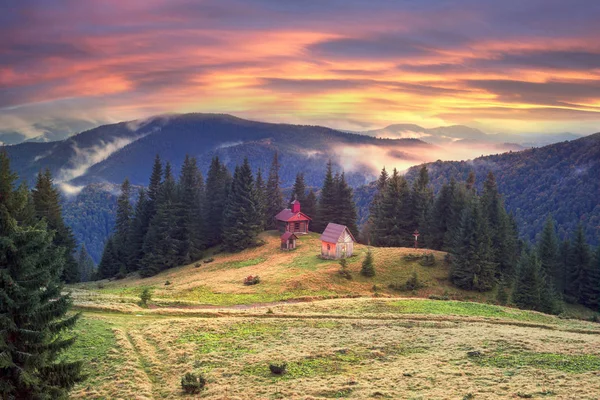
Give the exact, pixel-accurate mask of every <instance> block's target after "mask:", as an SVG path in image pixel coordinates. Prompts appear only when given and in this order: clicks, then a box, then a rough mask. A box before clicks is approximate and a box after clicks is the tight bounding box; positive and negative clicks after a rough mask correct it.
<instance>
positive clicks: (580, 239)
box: [566, 224, 591, 304]
mask: <svg viewBox="0 0 600 400" xmlns="http://www.w3.org/2000/svg"><path fill="white" fill-rule="evenodd" d="M568 262H569V269H568V270H567V288H566V294H567V297H568V298H567V299H568V300H570V301H576V302H579V303H582V304H583V303H584V301H585V296H584V294H583V292H582V288H583V286H584V283H585V279H587V276H586V270H587V268H588V265H589V263H590V262H591V257H590V249H589V246H588V244H587V242H586V240H585V234H584V232H583V226H582V225H581V224H579V226H578V227H577V232H576V233H575V239H574V240H573V243H572V246H571V250H570V252H569V259H568Z"/></svg>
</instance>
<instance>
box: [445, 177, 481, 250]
mask: <svg viewBox="0 0 600 400" xmlns="http://www.w3.org/2000/svg"><path fill="white" fill-rule="evenodd" d="M450 192H451V199H450V208H449V214H448V217H447V220H446V225H447V226H446V232H445V234H444V244H443V246H442V250H445V251H449V252H452V249H453V248H455V247H456V244H455V243H454V241H455V239H456V238H458V237H459V233H460V232H459V231H460V226H461V221H462V215H463V211H464V210H465V209H466V208H467V207H468V204H469V202H470V200H471V199H472V198H473V197H475V196H474V193H473V191H472V190H467V189H466V186H465V185H460V184H458V183H457V182H456V181H455V180H454V179H452V180H451V181H450ZM482 216H483V215H482Z"/></svg>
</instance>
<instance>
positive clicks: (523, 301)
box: [512, 249, 543, 310]
mask: <svg viewBox="0 0 600 400" xmlns="http://www.w3.org/2000/svg"><path fill="white" fill-rule="evenodd" d="M542 290H543V280H542V277H541V263H540V260H539V258H538V257H537V254H536V253H535V252H534V251H532V250H530V249H526V250H524V252H523V254H522V256H521V258H520V260H519V265H518V267H517V279H516V282H515V289H514V292H513V295H512V297H513V302H514V303H515V304H516V305H517V306H518V307H519V308H525V309H530V310H539V309H540V305H541V303H542Z"/></svg>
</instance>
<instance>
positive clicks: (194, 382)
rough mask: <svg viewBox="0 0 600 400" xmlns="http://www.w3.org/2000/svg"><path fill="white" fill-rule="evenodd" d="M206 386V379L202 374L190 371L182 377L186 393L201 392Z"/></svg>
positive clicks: (182, 386) (182, 385) (182, 384)
mask: <svg viewBox="0 0 600 400" xmlns="http://www.w3.org/2000/svg"><path fill="white" fill-rule="evenodd" d="M204 386H206V379H205V378H204V376H203V375H202V374H199V375H196V374H194V373H192V372H188V373H187V374H185V375H184V376H183V378H181V388H182V389H183V391H184V392H185V393H188V394H196V393H199V392H200V391H201V390H202V389H204Z"/></svg>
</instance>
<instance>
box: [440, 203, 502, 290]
mask: <svg viewBox="0 0 600 400" xmlns="http://www.w3.org/2000/svg"><path fill="white" fill-rule="evenodd" d="M454 246H455V247H454V248H453V250H452V253H453V255H454V256H453V262H452V268H451V270H450V279H451V280H452V283H454V284H455V285H456V286H458V287H460V288H462V289H467V290H479V291H486V290H490V289H492V287H493V286H494V283H495V272H496V265H495V264H494V262H493V254H492V249H491V241H490V235H489V228H488V225H487V221H486V219H485V217H484V216H483V212H482V209H481V204H480V202H479V199H478V198H477V197H476V196H474V197H472V198H470V200H469V204H468V205H467V207H466V208H465V210H464V211H463V213H462V217H461V223H460V226H459V228H458V232H457V237H456V239H455V240H454Z"/></svg>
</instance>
